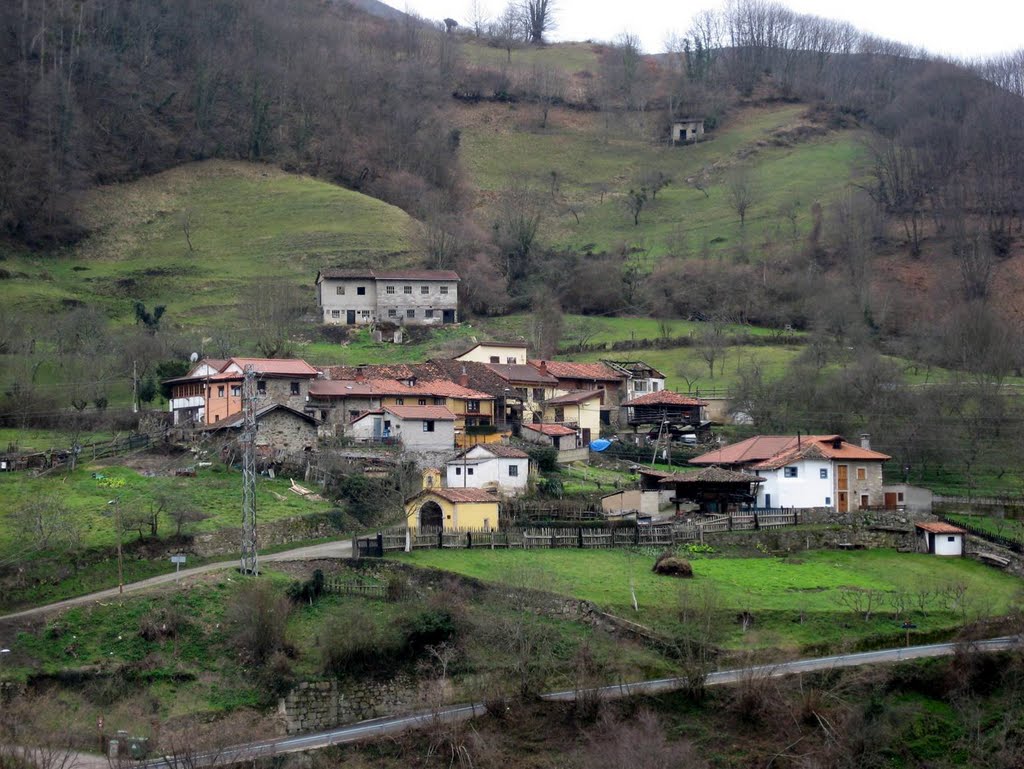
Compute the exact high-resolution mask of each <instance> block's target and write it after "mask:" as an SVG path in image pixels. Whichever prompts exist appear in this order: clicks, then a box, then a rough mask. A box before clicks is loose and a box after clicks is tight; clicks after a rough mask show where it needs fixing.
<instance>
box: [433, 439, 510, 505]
mask: <svg viewBox="0 0 1024 769" xmlns="http://www.w3.org/2000/svg"><path fill="white" fill-rule="evenodd" d="M445 476H446V477H445V485H446V486H447V487H448V488H450V489H488V490H494V491H499V492H501V493H502V494H510V495H511V494H522V493H523V492H525V491H526V486H527V483H528V482H529V476H530V457H529V455H528V454H527V453H526V452H525V451H521V450H520V449H515V448H512V447H511V446H505V445H503V444H500V443H485V444H480V445H478V446H473V447H471V448H468V449H466V450H465V451H462V452H460V453H459V454H458V455H456V457H455V458H454V459H452V460H449V462H448V463H447V465H446V472H445Z"/></svg>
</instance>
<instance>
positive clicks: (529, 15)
mask: <svg viewBox="0 0 1024 769" xmlns="http://www.w3.org/2000/svg"><path fill="white" fill-rule="evenodd" d="M522 9H523V10H522V12H523V16H524V17H525V20H526V29H527V32H528V33H529V35H530V42H531V43H533V44H534V45H541V44H542V43H543V42H544V35H545V33H547V32H551V31H553V30H554V29H555V17H554V12H555V2H554V0H524V1H523V5H522Z"/></svg>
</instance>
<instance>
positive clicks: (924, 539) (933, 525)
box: [914, 521, 967, 555]
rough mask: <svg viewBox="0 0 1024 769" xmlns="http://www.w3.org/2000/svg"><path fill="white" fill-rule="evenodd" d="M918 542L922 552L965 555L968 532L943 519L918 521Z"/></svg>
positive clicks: (916, 526) (916, 525)
mask: <svg viewBox="0 0 1024 769" xmlns="http://www.w3.org/2000/svg"><path fill="white" fill-rule="evenodd" d="M914 527H915V528H916V529H917V536H918V542H919V544H920V548H921V551H922V552H925V553H931V554H932V555H963V554H964V537H965V536H966V535H967V532H966V531H965V530H964V529H961V528H960V527H959V526H954V525H953V524H951V523H945V522H943V521H935V522H927V523H916V524H914Z"/></svg>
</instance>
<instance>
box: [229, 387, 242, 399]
mask: <svg viewBox="0 0 1024 769" xmlns="http://www.w3.org/2000/svg"><path fill="white" fill-rule="evenodd" d="M241 395H242V385H231V397H232V398H238V397H241Z"/></svg>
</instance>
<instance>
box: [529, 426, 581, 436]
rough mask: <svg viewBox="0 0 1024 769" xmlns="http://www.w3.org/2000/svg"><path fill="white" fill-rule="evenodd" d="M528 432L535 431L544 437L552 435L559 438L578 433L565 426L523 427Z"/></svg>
mask: <svg viewBox="0 0 1024 769" xmlns="http://www.w3.org/2000/svg"><path fill="white" fill-rule="evenodd" d="M523 427H525V428H526V429H527V430H533V431H534V432H538V433H542V434H544V435H550V436H553V437H558V436H561V435H575V434H576V431H575V430H573V429H572V428H571V427H566V426H565V425H544V424H541V425H525V424H524V425H523Z"/></svg>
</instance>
